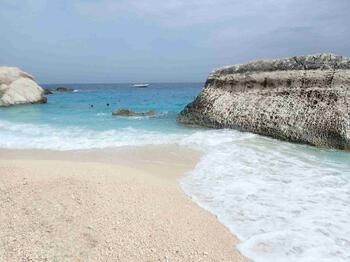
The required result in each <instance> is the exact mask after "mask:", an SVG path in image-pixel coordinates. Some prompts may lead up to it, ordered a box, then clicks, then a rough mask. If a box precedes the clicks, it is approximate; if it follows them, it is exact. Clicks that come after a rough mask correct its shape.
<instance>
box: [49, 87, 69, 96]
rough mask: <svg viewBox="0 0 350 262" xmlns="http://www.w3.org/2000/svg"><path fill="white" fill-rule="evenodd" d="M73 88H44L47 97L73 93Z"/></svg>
mask: <svg viewBox="0 0 350 262" xmlns="http://www.w3.org/2000/svg"><path fill="white" fill-rule="evenodd" d="M73 91H74V89H73V88H69V87H63V86H61V87H56V88H44V92H45V95H52V94H55V93H67V92H73Z"/></svg>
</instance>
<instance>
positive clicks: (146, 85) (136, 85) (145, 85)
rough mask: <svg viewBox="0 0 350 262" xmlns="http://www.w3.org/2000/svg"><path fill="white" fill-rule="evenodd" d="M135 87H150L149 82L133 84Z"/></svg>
mask: <svg viewBox="0 0 350 262" xmlns="http://www.w3.org/2000/svg"><path fill="white" fill-rule="evenodd" d="M132 86H133V87H148V86H149V84H133V85H132Z"/></svg>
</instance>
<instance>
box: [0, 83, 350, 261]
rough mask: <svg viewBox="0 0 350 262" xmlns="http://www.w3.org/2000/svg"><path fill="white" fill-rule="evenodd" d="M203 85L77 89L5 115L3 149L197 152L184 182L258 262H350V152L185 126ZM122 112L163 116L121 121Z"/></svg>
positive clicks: (0, 119)
mask: <svg viewBox="0 0 350 262" xmlns="http://www.w3.org/2000/svg"><path fill="white" fill-rule="evenodd" d="M201 86H202V84H193V83H190V84H153V85H151V86H150V87H149V88H145V89H137V88H132V87H131V86H130V85H128V84H108V85H96V84H91V85H69V87H72V88H74V89H76V92H73V93H64V94H54V95H50V96H49V103H48V104H46V105H29V106H16V107H11V108H2V109H0V147H1V148H46V149H58V150H68V149H88V148H106V147H118V146H124V145H136V146H138V145H140V146H141V145H148V144H179V145H185V146H189V147H192V148H194V149H198V150H201V151H203V152H204V157H203V158H202V159H201V161H200V162H199V163H198V165H197V166H196V168H195V169H194V170H193V171H191V172H190V173H189V174H188V176H187V177H186V178H184V179H183V180H182V181H181V185H182V187H183V189H184V190H185V192H186V193H187V194H188V195H190V196H191V197H192V198H193V199H194V200H195V201H196V202H197V203H199V204H200V205H201V206H203V207H204V208H206V209H208V210H210V211H211V212H213V213H214V214H216V215H217V216H218V218H219V219H220V221H222V222H223V223H224V224H225V225H226V226H228V227H229V228H230V230H231V231H232V232H234V233H235V234H236V235H238V237H239V238H240V239H241V241H242V243H241V244H240V245H239V249H240V250H241V252H242V253H243V254H245V255H246V256H248V257H250V258H252V259H254V260H255V261H350V222H349V217H350V153H347V152H341V151H335V150H325V149H317V148H314V147H310V146H305V145H297V144H292V143H286V142H281V141H278V140H274V139H270V138H264V137H261V136H258V135H254V134H250V133H241V132H238V131H234V130H209V129H195V128H189V127H185V126H182V125H178V124H176V121H175V119H176V115H177V114H178V112H179V111H180V110H181V109H182V108H183V107H184V106H185V105H186V104H187V103H188V102H190V101H192V100H193V98H194V97H195V96H196V95H197V94H198V92H199V91H200V89H201ZM51 87H54V86H51ZM107 103H109V104H110V106H109V107H108V106H107ZM91 104H93V105H94V107H93V108H91V107H90V105H91ZM116 108H130V109H133V110H136V111H146V110H150V109H153V110H155V111H156V112H157V115H156V116H155V117H131V118H125V117H116V116H112V115H111V112H112V111H113V110H114V109H116Z"/></svg>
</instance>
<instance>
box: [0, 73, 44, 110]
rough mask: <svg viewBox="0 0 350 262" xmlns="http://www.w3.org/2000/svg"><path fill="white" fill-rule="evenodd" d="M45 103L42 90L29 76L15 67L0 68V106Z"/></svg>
mask: <svg viewBox="0 0 350 262" xmlns="http://www.w3.org/2000/svg"><path fill="white" fill-rule="evenodd" d="M46 101H47V100H46V97H44V90H43V89H42V88H41V87H40V86H38V85H37V83H35V82H34V79H33V77H32V76H31V75H29V74H27V73H25V72H23V71H21V70H20V69H18V68H15V67H0V106H11V105H17V104H30V103H45V102H46Z"/></svg>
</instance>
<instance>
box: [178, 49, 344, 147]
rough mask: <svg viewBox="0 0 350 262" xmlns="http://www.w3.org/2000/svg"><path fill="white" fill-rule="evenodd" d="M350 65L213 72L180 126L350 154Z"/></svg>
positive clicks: (262, 64) (323, 61)
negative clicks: (244, 133)
mask: <svg viewBox="0 0 350 262" xmlns="http://www.w3.org/2000/svg"><path fill="white" fill-rule="evenodd" d="M349 103H350V59H349V58H346V57H342V56H337V55H334V54H319V55H309V56H300V57H291V58H286V59H279V60H260V61H255V62H251V63H247V64H244V65H235V66H228V67H224V68H220V69H217V70H215V71H213V72H212V73H211V74H210V76H209V78H208V80H207V82H206V84H205V87H204V89H203V90H202V92H201V93H200V94H199V95H198V97H197V98H196V99H195V101H194V102H192V103H190V104H189V105H187V107H186V108H185V109H184V110H183V111H182V112H181V113H180V115H179V117H178V121H179V122H181V123H185V124H194V125H201V126H206V127H213V128H234V129H239V130H242V131H249V132H254V133H257V134H261V135H265V136H271V137H274V138H279V139H283V140H287V141H293V142H300V143H307V144H311V145H315V146H323V147H332V148H339V149H348V150H349V149H350V105H349Z"/></svg>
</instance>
